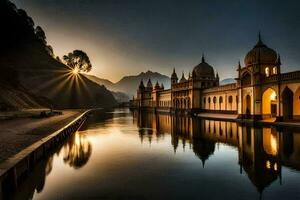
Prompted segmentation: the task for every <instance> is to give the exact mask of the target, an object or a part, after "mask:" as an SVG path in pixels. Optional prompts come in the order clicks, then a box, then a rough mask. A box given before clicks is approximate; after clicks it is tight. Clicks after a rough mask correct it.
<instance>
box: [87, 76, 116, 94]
mask: <svg viewBox="0 0 300 200" xmlns="http://www.w3.org/2000/svg"><path fill="white" fill-rule="evenodd" d="M84 76H86V77H87V78H88V79H90V80H92V81H94V82H95V83H98V84H99V85H104V86H105V87H106V88H107V89H109V90H114V88H113V87H114V83H113V82H111V81H110V80H107V79H103V78H99V77H97V76H94V75H90V74H84Z"/></svg>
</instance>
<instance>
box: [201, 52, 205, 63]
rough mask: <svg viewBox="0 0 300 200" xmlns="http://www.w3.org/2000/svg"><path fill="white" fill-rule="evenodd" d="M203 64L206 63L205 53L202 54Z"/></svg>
mask: <svg viewBox="0 0 300 200" xmlns="http://www.w3.org/2000/svg"><path fill="white" fill-rule="evenodd" d="M201 61H202V63H204V62H205V58H204V53H202V59H201Z"/></svg>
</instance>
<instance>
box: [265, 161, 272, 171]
mask: <svg viewBox="0 0 300 200" xmlns="http://www.w3.org/2000/svg"><path fill="white" fill-rule="evenodd" d="M266 167H267V168H268V169H271V162H270V161H269V160H267V162H266Z"/></svg>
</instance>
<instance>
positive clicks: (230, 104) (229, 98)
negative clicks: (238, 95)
mask: <svg viewBox="0 0 300 200" xmlns="http://www.w3.org/2000/svg"><path fill="white" fill-rule="evenodd" d="M232 101H233V99H232V96H229V97H228V103H229V107H230V110H232Z"/></svg>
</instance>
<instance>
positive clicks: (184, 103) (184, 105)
mask: <svg viewBox="0 0 300 200" xmlns="http://www.w3.org/2000/svg"><path fill="white" fill-rule="evenodd" d="M183 107H184V108H187V106H186V100H185V99H184V100H183Z"/></svg>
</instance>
